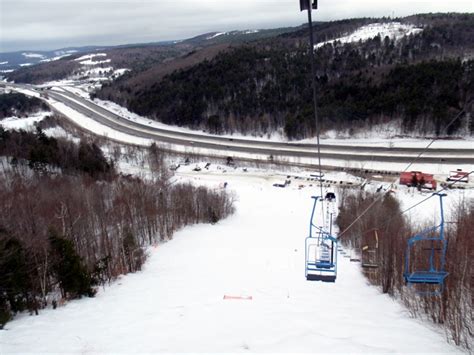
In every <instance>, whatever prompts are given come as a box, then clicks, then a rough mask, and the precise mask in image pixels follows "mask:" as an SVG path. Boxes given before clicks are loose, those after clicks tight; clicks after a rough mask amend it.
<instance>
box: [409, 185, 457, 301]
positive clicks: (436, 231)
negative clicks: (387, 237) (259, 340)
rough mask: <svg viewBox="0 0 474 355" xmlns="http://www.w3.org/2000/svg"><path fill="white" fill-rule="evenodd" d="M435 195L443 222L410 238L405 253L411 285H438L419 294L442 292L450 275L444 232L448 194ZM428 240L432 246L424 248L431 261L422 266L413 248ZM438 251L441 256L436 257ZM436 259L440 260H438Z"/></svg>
mask: <svg viewBox="0 0 474 355" xmlns="http://www.w3.org/2000/svg"><path fill="white" fill-rule="evenodd" d="M434 195H438V196H439V205H440V211H441V222H440V224H439V225H437V226H435V227H432V228H428V229H426V230H424V231H422V232H421V233H419V234H416V235H415V236H414V237H412V238H410V239H409V240H408V246H407V249H406V255H405V271H404V274H403V276H404V278H405V282H406V283H407V285H408V286H409V287H410V286H413V285H417V284H424V285H431V286H438V288H437V289H435V290H434V291H417V292H418V293H419V294H440V293H441V292H442V291H443V288H444V281H445V279H446V277H447V276H448V272H447V271H446V270H445V265H446V250H447V246H448V242H447V240H446V237H445V234H444V210H443V197H444V196H446V194H439V193H435V194H434ZM426 241H429V242H431V243H430V244H431V246H430V247H429V248H424V249H422V250H424V251H429V252H430V255H429V261H428V263H427V265H426V263H425V265H424V266H422V267H420V266H419V265H418V264H415V262H414V261H413V258H412V250H413V249H414V248H415V247H416V244H418V245H420V244H421V243H422V242H426ZM435 244H438V247H435ZM438 252H440V253H441V255H440V256H439V258H436V254H437V253H438ZM436 259H439V260H438V261H436Z"/></svg>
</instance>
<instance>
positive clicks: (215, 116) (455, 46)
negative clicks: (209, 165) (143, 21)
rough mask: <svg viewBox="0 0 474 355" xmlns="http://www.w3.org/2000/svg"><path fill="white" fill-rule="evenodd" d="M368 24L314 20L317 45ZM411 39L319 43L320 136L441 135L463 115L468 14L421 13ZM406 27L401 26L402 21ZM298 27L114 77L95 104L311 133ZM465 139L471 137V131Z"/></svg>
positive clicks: (224, 125)
mask: <svg viewBox="0 0 474 355" xmlns="http://www.w3.org/2000/svg"><path fill="white" fill-rule="evenodd" d="M370 20H371V19H358V20H346V21H339V22H337V23H319V24H317V26H316V29H315V34H316V36H318V35H319V37H317V38H321V37H322V38H324V39H327V38H328V37H329V38H331V37H332V36H335V35H336V34H338V33H340V32H337V29H338V28H339V31H342V29H349V28H355V27H356V25H357V26H358V25H361V24H366V23H368V22H370ZM411 20H412V21H414V22H416V23H418V24H419V25H420V26H423V31H422V32H421V33H420V34H419V35H415V36H410V37H405V38H403V39H402V40H400V41H394V40H391V39H390V38H388V37H385V38H381V37H380V36H377V37H375V38H373V39H371V40H368V41H366V42H359V43H355V44H340V43H336V44H334V45H332V44H327V45H325V46H323V47H321V48H319V49H318V50H317V52H316V57H317V63H316V67H317V68H318V73H317V78H316V79H317V87H318V97H319V114H320V117H321V119H322V121H323V129H326V130H328V129H339V130H341V129H347V128H354V127H358V126H360V125H367V124H368V125H374V124H378V123H387V122H390V121H394V120H401V122H402V129H403V131H404V132H405V133H407V132H413V131H416V132H417V133H419V134H434V135H451V134H455V133H458V132H459V130H460V128H461V127H464V128H465V126H466V122H467V119H468V115H467V114H465V115H464V116H463V118H462V119H461V120H459V121H458V122H457V125H454V126H451V127H450V130H449V131H448V132H444V131H443V130H441V127H442V126H443V125H444V124H445V123H446V121H447V120H449V119H450V118H451V117H453V116H454V115H455V114H457V113H458V112H459V111H460V110H461V109H463V108H466V110H467V113H470V114H471V115H472V114H473V105H472V102H471V101H470V100H471V99H472V95H473V88H474V74H473V73H474V71H473V65H474V64H473V63H474V62H473V61H472V60H462V58H464V56H465V55H466V53H469V51H472V50H474V48H473V46H474V45H473V42H472V38H473V36H474V33H473V28H474V16H473V15H456V16H450V15H443V16H438V17H437V16H431V17H430V16H427V15H426V16H421V17H417V18H416V19H411ZM407 21H408V20H407ZM305 34H307V32H305V30H304V29H301V30H298V31H295V32H292V33H286V34H283V35H280V36H279V37H276V38H272V39H265V40H262V41H257V42H252V43H248V44H246V45H241V46H237V47H235V48H232V49H230V50H226V51H223V52H222V53H220V54H218V55H216V56H215V57H213V58H212V59H205V60H203V61H202V62H200V63H198V64H195V65H194V66H191V67H187V68H181V69H177V70H175V71H174V72H173V73H170V74H168V75H165V76H164V77H161V76H159V77H153V76H148V77H143V78H142V79H143V80H142V81H140V82H137V81H136V80H133V79H131V78H130V77H124V78H122V79H119V80H117V81H115V82H112V83H109V84H107V85H104V87H103V88H102V89H101V90H100V91H98V92H97V93H96V97H98V98H101V99H105V100H111V101H115V102H117V103H119V104H121V105H124V106H126V107H128V108H129V109H130V110H132V111H134V112H136V113H138V114H140V115H144V116H147V117H150V118H152V119H155V120H158V121H161V122H164V123H168V124H174V125H178V126H187V127H191V128H200V129H204V130H206V131H209V132H212V133H216V134H220V133H229V132H241V133H244V134H265V133H268V132H274V131H276V130H278V129H284V131H285V133H286V135H287V137H288V138H289V139H301V138H306V137H309V136H312V135H313V134H314V127H313V123H312V122H313V118H312V109H311V107H312V101H311V100H312V93H311V76H310V62H309V57H308V55H307V44H306V42H305V40H306V39H305V38H304V35H305ZM468 131H469V132H467V133H468V134H469V133H470V134H472V132H473V127H472V126H471V127H469V128H468Z"/></svg>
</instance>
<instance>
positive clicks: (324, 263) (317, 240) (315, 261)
mask: <svg viewBox="0 0 474 355" xmlns="http://www.w3.org/2000/svg"><path fill="white" fill-rule="evenodd" d="M312 198H313V200H314V203H313V210H312V212H311V220H310V223H309V236H308V237H307V238H306V239H305V276H306V280H309V281H323V282H335V281H336V277H337V239H336V238H334V237H333V236H332V235H330V234H329V233H327V232H326V231H325V230H323V229H322V228H321V227H318V226H316V224H315V223H314V212H315V210H316V205H317V203H318V200H321V201H322V200H323V199H322V198H320V197H319V196H313V197H312Z"/></svg>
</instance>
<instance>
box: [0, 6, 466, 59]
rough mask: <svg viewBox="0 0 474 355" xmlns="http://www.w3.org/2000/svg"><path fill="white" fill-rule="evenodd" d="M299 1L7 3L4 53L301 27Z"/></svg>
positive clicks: (1, 23)
mask: <svg viewBox="0 0 474 355" xmlns="http://www.w3.org/2000/svg"><path fill="white" fill-rule="evenodd" d="M319 7H320V9H319V10H318V12H317V13H316V15H315V20H335V19H342V18H351V17H361V16H393V15H395V16H406V15H410V14H414V13H425V12H474V1H473V0H450V1H446V0H444V1H441V0H430V1H428V0H398V1H395V0H378V1H376V0H359V1H357V0H319ZM305 20H306V14H304V13H300V12H299V2H298V0H274V1H271V0H231V1H223V0H174V1H172V0H0V42H1V45H0V52H6V51H15V50H27V49H31V50H41V49H55V48H60V47H68V46H84V45H115V44H126V43H142V42H156V41H164V40H177V39H184V38H189V37H193V36H196V35H199V34H202V33H206V32H214V31H229V30H243V29H258V28H272V27H283V26H296V25H299V24H301V23H303V22H305Z"/></svg>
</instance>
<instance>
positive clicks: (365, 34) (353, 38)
mask: <svg viewBox="0 0 474 355" xmlns="http://www.w3.org/2000/svg"><path fill="white" fill-rule="evenodd" d="M421 31H423V30H422V29H421V28H416V27H415V26H414V25H411V24H402V23H400V22H389V23H372V24H369V25H365V26H362V27H360V28H359V29H357V30H356V31H355V32H353V33H351V34H348V35H346V36H343V37H339V38H336V39H332V40H330V41H326V42H321V43H318V44H316V45H315V46H314V47H315V48H319V47H322V46H324V45H325V44H328V43H335V42H341V43H355V42H359V41H367V40H369V39H372V38H374V37H376V36H377V35H380V37H381V38H382V40H383V39H384V38H385V37H387V36H388V37H389V38H390V39H393V40H399V39H401V38H402V37H404V36H409V35H412V34H417V33H420V32H421Z"/></svg>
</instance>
